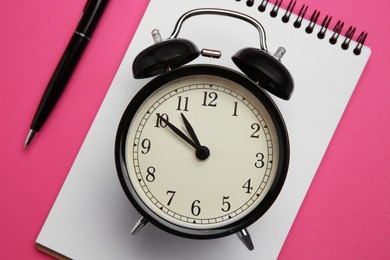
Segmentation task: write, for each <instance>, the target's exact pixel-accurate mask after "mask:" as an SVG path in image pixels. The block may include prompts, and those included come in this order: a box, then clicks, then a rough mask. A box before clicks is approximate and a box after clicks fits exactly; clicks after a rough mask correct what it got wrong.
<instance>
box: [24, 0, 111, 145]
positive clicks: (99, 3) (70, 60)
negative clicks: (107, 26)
mask: <svg viewBox="0 0 390 260" xmlns="http://www.w3.org/2000/svg"><path fill="white" fill-rule="evenodd" d="M107 3H108V0H88V1H87V3H86V4H85V7H84V10H83V13H82V16H81V18H80V21H79V23H78V25H77V28H76V30H75V32H74V34H73V36H72V38H71V40H70V42H69V43H68V46H67V47H66V49H65V52H64V53H63V55H62V57H61V60H60V62H59V63H58V65H57V67H56V69H55V71H54V73H53V75H52V77H51V79H50V81H49V83H48V85H47V87H46V90H45V93H44V94H43V96H42V99H41V101H40V103H39V106H38V108H37V111H36V112H35V115H34V118H33V120H32V123H31V125H30V131H29V133H28V135H27V139H26V141H25V143H24V148H26V147H27V146H28V145H29V144H30V143H31V141H32V139H33V138H34V136H35V134H36V133H37V132H38V131H39V130H40V129H41V127H42V125H43V123H44V122H45V121H46V119H47V117H48V116H49V114H50V112H51V111H52V110H53V108H54V106H55V104H56V103H57V101H58V99H59V98H60V96H61V94H62V92H63V91H64V89H65V86H66V84H67V83H68V81H69V79H70V77H71V75H72V73H73V71H74V69H75V67H76V65H77V63H78V61H79V60H80V57H81V55H82V54H83V52H84V49H85V47H86V46H87V43H88V42H89V40H90V39H91V36H92V33H93V31H94V30H95V28H96V25H97V23H98V21H99V19H100V17H101V16H102V14H103V11H104V9H105V7H106V5H107Z"/></svg>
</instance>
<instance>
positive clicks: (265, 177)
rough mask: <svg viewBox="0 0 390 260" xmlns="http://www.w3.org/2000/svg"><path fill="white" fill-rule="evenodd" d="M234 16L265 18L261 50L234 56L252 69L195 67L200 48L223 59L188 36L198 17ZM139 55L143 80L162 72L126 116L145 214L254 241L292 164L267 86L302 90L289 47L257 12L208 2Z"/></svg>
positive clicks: (124, 144) (127, 172) (124, 158)
mask: <svg viewBox="0 0 390 260" xmlns="http://www.w3.org/2000/svg"><path fill="white" fill-rule="evenodd" d="M204 14H208V15H224V16H229V17H232V18H238V19H240V20H243V21H246V22H248V23H250V24H252V25H253V26H255V27H256V28H257V30H258V32H259V35H260V49H258V48H244V49H241V50H240V51H238V52H237V53H236V54H235V55H234V56H233V57H232V59H233V62H234V63H235V64H236V65H237V67H238V68H239V69H240V70H241V71H242V72H243V73H241V72H238V71H235V70H232V69H230V68H227V67H224V66H217V65H210V64H209V65H205V64H192V65H185V64H187V63H189V62H191V61H193V60H194V59H196V58H197V57H198V56H199V55H204V56H210V57H218V56H219V54H220V53H219V51H215V50H202V51H199V49H198V48H197V47H196V46H195V44H194V43H192V42H191V41H189V40H185V39H180V38H178V34H179V32H180V28H181V26H182V25H183V22H184V21H185V20H186V19H187V18H189V17H191V16H195V15H204ZM152 34H153V37H154V39H155V44H154V45H152V46H150V47H149V48H147V49H145V50H144V51H142V52H141V53H140V54H139V55H138V56H137V57H136V58H135V60H134V63H133V74H134V77H135V78H148V77H152V76H156V77H155V78H153V79H152V80H151V81H150V82H149V83H147V84H146V85H145V86H144V87H143V88H142V89H141V90H140V91H139V92H138V93H137V94H136V96H135V97H134V98H133V99H132V100H131V102H130V103H129V105H128V107H127V108H126V110H125V112H124V114H123V116H122V119H121V121H120V124H119V127H118V131H117V136H116V142H115V160H116V168H117V173H118V177H119V180H120V183H121V185H122V188H123V190H124V192H125V193H126V195H127V197H128V199H129V200H130V202H131V203H132V204H133V205H134V207H135V208H136V209H137V211H138V212H139V213H140V215H141V217H140V218H139V219H138V221H137V223H136V225H135V226H134V228H133V230H132V234H135V233H137V232H138V231H139V230H140V229H141V228H142V227H144V226H145V225H146V223H148V222H150V223H152V224H153V225H155V226H157V227H159V228H160V229H162V230H165V231H167V232H170V233H172V234H174V235H178V236H182V237H187V238H194V239H209V238H218V237H222V236H227V235H230V234H234V233H236V234H237V235H238V237H239V238H240V239H241V240H242V241H243V242H244V244H245V245H246V246H247V248H248V249H249V250H252V249H253V248H254V246H253V243H252V241H251V238H250V235H249V233H248V231H247V229H246V228H247V227H248V226H249V225H251V224H252V223H253V222H255V221H256V220H258V219H259V218H260V217H261V216H262V215H263V214H264V213H265V212H266V211H267V210H268V209H269V208H270V207H271V205H272V204H273V202H274V201H275V200H276V198H277V196H278V194H279V192H280V191H281V189H282V186H283V183H284V181H285V178H286V175H287V170H288V165H289V140H288V134H287V130H286V126H285V123H284V120H283V118H282V116H281V114H280V112H279V110H278V108H277V106H276V105H275V103H274V102H273V101H272V99H271V97H270V96H269V95H268V94H267V93H266V91H268V92H270V93H272V94H274V95H276V96H277V97H279V98H282V99H285V100H287V99H289V98H290V96H291V94H292V92H293V88H294V84H293V80H292V77H291V75H290V73H289V72H288V70H287V69H286V68H285V67H284V66H283V65H282V64H281V62H280V59H281V57H282V56H283V54H284V52H285V50H284V48H279V49H278V51H277V52H276V54H275V55H272V54H270V53H269V52H268V50H267V46H266V41H265V31H264V28H263V27H262V25H261V24H260V23H259V22H258V21H257V20H255V19H254V18H252V17H250V16H247V15H245V14H242V13H238V12H235V11H231V10H224V9H213V8H202V9H195V10H191V11H189V12H187V13H185V14H183V15H182V16H181V17H180V18H179V20H178V21H177V24H176V26H175V29H174V31H173V33H172V35H171V36H170V38H168V39H166V40H162V39H161V36H160V35H159V32H158V31H157V30H155V31H153V33H152Z"/></svg>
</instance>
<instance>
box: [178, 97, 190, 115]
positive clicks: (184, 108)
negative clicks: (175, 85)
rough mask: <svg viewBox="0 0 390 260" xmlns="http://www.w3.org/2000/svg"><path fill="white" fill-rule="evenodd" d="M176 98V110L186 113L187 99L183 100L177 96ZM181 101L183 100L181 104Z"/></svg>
mask: <svg viewBox="0 0 390 260" xmlns="http://www.w3.org/2000/svg"><path fill="white" fill-rule="evenodd" d="M178 98H179V100H178V103H177V109H176V110H179V111H186V112H188V97H184V98H183V97H182V96H178ZM182 99H183V102H182Z"/></svg>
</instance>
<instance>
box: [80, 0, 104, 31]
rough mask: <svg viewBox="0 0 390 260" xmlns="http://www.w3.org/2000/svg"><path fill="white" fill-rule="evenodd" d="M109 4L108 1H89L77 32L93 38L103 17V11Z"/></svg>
mask: <svg viewBox="0 0 390 260" xmlns="http://www.w3.org/2000/svg"><path fill="white" fill-rule="evenodd" d="M107 3H108V0H88V1H87V3H86V5H85V7H84V10H83V15H82V16H81V18H80V21H79V24H78V26H77V28H76V32H78V33H81V34H84V35H85V36H87V37H88V38H91V36H92V33H93V32H94V31H95V28H96V26H97V24H98V21H99V20H100V18H101V16H102V15H103V11H104V9H105V8H106V6H107Z"/></svg>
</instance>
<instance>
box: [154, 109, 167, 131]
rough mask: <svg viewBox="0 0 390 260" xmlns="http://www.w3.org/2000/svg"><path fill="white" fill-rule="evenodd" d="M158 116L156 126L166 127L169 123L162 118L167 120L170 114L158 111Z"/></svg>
mask: <svg viewBox="0 0 390 260" xmlns="http://www.w3.org/2000/svg"><path fill="white" fill-rule="evenodd" d="M156 116H157V121H156V125H155V127H161V128H165V127H166V126H167V124H166V123H165V122H164V121H163V120H161V118H163V119H165V120H166V121H169V117H168V115H167V114H165V113H163V114H160V113H156Z"/></svg>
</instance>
